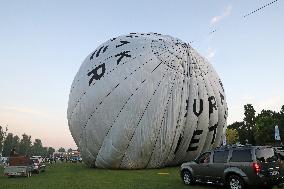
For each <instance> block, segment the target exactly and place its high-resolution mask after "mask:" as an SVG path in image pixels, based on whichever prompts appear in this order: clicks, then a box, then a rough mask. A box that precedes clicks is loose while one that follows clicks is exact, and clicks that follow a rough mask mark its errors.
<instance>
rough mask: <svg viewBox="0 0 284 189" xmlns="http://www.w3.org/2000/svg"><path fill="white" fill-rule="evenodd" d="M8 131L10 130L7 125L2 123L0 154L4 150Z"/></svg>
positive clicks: (0, 127) (0, 129)
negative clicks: (4, 125)
mask: <svg viewBox="0 0 284 189" xmlns="http://www.w3.org/2000/svg"><path fill="white" fill-rule="evenodd" d="M7 131H8V129H7V127H2V126H1V125H0V154H1V152H2V150H3V145H4V141H5V138H6V135H7Z"/></svg>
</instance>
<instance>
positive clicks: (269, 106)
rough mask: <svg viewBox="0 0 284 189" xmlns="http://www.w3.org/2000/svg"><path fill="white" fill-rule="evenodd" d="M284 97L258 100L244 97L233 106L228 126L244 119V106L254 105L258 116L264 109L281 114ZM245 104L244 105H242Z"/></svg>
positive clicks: (247, 96) (278, 96) (249, 96)
mask: <svg viewBox="0 0 284 189" xmlns="http://www.w3.org/2000/svg"><path fill="white" fill-rule="evenodd" d="M283 98H284V97H283V96H281V95H274V96H271V97H268V98H263V99H257V98H256V97H254V96H251V95H244V96H242V97H240V99H238V101H237V102H236V103H234V104H231V106H230V109H229V116H228V125H229V124H231V123H233V122H235V121H242V120H243V118H244V105H246V104H252V105H253V107H254V109H255V111H256V115H257V114H259V113H260V112H261V111H262V110H263V109H265V110H272V111H276V112H279V111H280V109H281V107H282V105H284V104H283V100H282V99H283ZM241 104H243V105H241Z"/></svg>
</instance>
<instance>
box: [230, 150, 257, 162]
mask: <svg viewBox="0 0 284 189" xmlns="http://www.w3.org/2000/svg"><path fill="white" fill-rule="evenodd" d="M230 161H231V162H252V154H251V150H250V149H247V150H233V152H232V157H231V160H230Z"/></svg>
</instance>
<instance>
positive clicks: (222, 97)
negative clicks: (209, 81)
mask: <svg viewBox="0 0 284 189" xmlns="http://www.w3.org/2000/svg"><path fill="white" fill-rule="evenodd" d="M219 93H220V98H221V104H222V105H223V104H224V100H225V97H224V95H222V93H221V92H219Z"/></svg>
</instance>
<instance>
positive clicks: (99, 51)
mask: <svg viewBox="0 0 284 189" xmlns="http://www.w3.org/2000/svg"><path fill="white" fill-rule="evenodd" d="M103 48H104V46H102V47H101V48H100V49H99V50H98V52H97V54H96V57H99V55H100V53H101V50H102V49H103Z"/></svg>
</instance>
